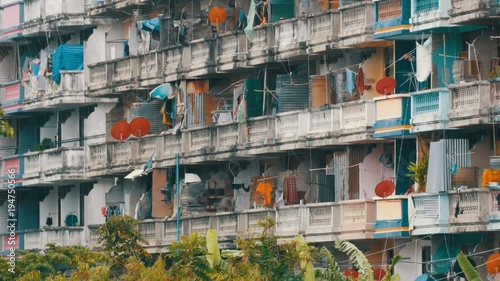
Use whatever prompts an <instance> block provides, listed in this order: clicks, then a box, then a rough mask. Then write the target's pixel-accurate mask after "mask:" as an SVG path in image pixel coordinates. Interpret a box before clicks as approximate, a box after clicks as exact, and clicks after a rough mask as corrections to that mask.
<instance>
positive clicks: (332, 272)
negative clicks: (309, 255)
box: [314, 247, 349, 281]
mask: <svg viewBox="0 0 500 281" xmlns="http://www.w3.org/2000/svg"><path fill="white" fill-rule="evenodd" d="M319 256H320V261H321V263H322V264H323V265H324V266H325V267H323V268H315V269H314V274H315V276H316V278H319V279H321V280H325V281H349V278H347V277H346V276H345V275H344V274H343V273H342V271H341V270H340V267H339V265H338V264H337V262H336V261H335V257H334V256H333V255H332V253H330V251H329V250H328V249H327V248H325V247H323V248H321V250H320V251H319Z"/></svg>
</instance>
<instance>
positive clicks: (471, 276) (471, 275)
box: [457, 252, 482, 281]
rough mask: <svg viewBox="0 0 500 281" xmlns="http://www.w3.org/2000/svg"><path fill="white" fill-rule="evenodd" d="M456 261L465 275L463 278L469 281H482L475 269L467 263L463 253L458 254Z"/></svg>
mask: <svg viewBox="0 0 500 281" xmlns="http://www.w3.org/2000/svg"><path fill="white" fill-rule="evenodd" d="M457 261H458V264H459V265H460V268H461V269H462V271H463V272H464V274H465V277H466V278H467V280H469V281H482V279H481V277H480V276H479V274H478V273H477V271H476V269H475V268H474V266H472V264H471V263H470V262H469V260H468V259H467V257H466V256H465V255H464V253H462V252H460V254H458V256H457Z"/></svg>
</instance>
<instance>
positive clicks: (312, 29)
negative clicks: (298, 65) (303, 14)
mask: <svg viewBox="0 0 500 281" xmlns="http://www.w3.org/2000/svg"><path fill="white" fill-rule="evenodd" d="M308 21H309V23H308V26H309V29H308V37H307V45H308V47H309V48H308V49H307V52H308V53H309V54H314V53H321V52H324V51H327V50H330V49H332V48H333V47H334V46H332V45H335V44H337V41H338V34H339V32H340V14H339V12H327V13H324V14H319V15H316V16H311V17H309V18H308Z"/></svg>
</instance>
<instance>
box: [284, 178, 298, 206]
mask: <svg viewBox="0 0 500 281" xmlns="http://www.w3.org/2000/svg"><path fill="white" fill-rule="evenodd" d="M283 200H284V201H285V205H293V204H297V201H298V198H297V180H296V179H295V177H294V176H288V177H286V178H285V179H284V180H283Z"/></svg>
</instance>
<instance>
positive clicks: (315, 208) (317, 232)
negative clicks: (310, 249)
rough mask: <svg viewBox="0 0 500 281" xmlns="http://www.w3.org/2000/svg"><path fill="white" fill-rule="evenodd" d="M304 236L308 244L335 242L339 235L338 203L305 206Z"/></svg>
mask: <svg viewBox="0 0 500 281" xmlns="http://www.w3.org/2000/svg"><path fill="white" fill-rule="evenodd" d="M305 210H306V219H305V221H306V222H307V224H306V228H305V235H306V237H307V241H308V242H322V241H325V242H330V241H335V240H336V239H337V237H338V235H339V233H340V205H339V203H318V204H309V205H307V208H306V209H305Z"/></svg>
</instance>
